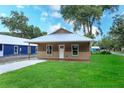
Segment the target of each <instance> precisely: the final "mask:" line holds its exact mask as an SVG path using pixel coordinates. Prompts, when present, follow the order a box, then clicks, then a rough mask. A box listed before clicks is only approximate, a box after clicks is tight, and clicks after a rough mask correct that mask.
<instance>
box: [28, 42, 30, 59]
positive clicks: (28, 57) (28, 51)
mask: <svg viewBox="0 0 124 93" xmlns="http://www.w3.org/2000/svg"><path fill="white" fill-rule="evenodd" d="M30 57H31V47H30V43H28V59H29V60H30Z"/></svg>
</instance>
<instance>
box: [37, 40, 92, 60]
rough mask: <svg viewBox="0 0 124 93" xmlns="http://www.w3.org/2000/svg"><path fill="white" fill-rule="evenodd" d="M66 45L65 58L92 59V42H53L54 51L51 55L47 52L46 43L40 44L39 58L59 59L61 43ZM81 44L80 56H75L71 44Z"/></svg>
mask: <svg viewBox="0 0 124 93" xmlns="http://www.w3.org/2000/svg"><path fill="white" fill-rule="evenodd" d="M60 44H64V45H65V51H64V59H67V60H89V59H90V43H89V42H84V43H52V44H51V45H52V46H53V51H52V54H51V55H48V54H47V53H46V45H47V44H45V43H42V44H38V58H47V59H59V45H60ZM72 44H79V54H78V56H73V55H72V52H71V45H72Z"/></svg>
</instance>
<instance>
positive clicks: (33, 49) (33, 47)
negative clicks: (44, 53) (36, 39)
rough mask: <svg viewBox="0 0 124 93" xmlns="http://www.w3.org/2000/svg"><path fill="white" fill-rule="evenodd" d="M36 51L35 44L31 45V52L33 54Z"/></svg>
mask: <svg viewBox="0 0 124 93" xmlns="http://www.w3.org/2000/svg"><path fill="white" fill-rule="evenodd" d="M35 53H36V46H31V54H35Z"/></svg>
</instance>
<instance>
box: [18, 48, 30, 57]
mask: <svg viewBox="0 0 124 93" xmlns="http://www.w3.org/2000/svg"><path fill="white" fill-rule="evenodd" d="M27 54H28V46H19V55H27Z"/></svg>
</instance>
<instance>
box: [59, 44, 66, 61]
mask: <svg viewBox="0 0 124 93" xmlns="http://www.w3.org/2000/svg"><path fill="white" fill-rule="evenodd" d="M64 50H65V46H64V45H59V58H60V59H64Z"/></svg>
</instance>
